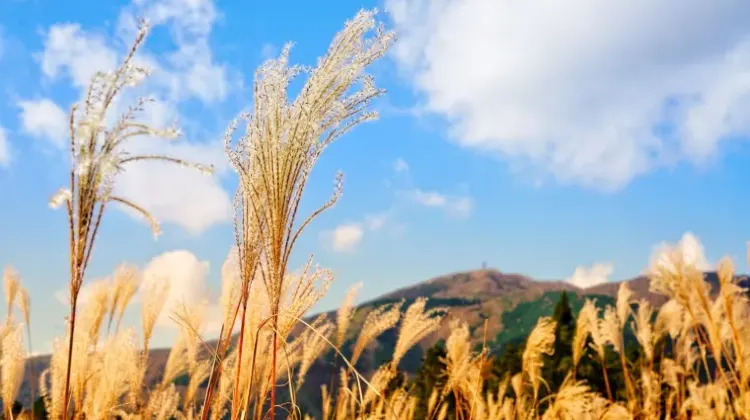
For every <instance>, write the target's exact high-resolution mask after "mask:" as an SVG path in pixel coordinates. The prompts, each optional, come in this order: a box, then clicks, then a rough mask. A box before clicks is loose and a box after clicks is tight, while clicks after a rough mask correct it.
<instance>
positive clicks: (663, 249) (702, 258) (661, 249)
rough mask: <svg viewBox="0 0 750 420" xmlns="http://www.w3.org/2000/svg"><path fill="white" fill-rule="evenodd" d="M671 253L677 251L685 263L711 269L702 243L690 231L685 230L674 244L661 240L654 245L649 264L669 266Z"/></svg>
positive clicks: (705, 269) (652, 265) (704, 269)
mask: <svg viewBox="0 0 750 420" xmlns="http://www.w3.org/2000/svg"><path fill="white" fill-rule="evenodd" d="M672 253H678V255H681V256H682V258H683V260H684V262H685V263H686V264H690V265H694V266H695V267H696V268H698V269H700V270H703V271H709V270H712V265H711V263H709V261H708V258H706V253H705V250H704V248H703V244H702V243H701V241H700V239H699V238H698V237H697V236H696V235H695V234H693V233H692V232H685V233H684V234H683V235H682V238H680V240H679V241H678V242H677V243H676V244H669V243H666V242H662V243H660V244H659V245H657V246H655V247H654V251H653V252H652V253H651V257H650V259H649V263H650V266H651V267H656V266H664V267H671V266H672V265H671V263H670V254H672Z"/></svg>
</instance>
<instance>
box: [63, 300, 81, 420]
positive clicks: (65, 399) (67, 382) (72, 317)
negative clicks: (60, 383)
mask: <svg viewBox="0 0 750 420" xmlns="http://www.w3.org/2000/svg"><path fill="white" fill-rule="evenodd" d="M77 303H78V293H76V294H74V295H73V296H72V299H71V302H70V337H69V339H68V367H67V368H66V371H65V393H64V394H63V420H68V405H69V403H70V369H71V365H72V362H73V335H74V334H75V330H76V306H77Z"/></svg>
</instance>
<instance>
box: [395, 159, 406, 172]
mask: <svg viewBox="0 0 750 420" xmlns="http://www.w3.org/2000/svg"><path fill="white" fill-rule="evenodd" d="M408 171H409V164H408V163H407V162H406V161H405V160H404V159H403V158H398V159H396V161H395V162H393V172H396V173H397V174H400V173H403V172H408Z"/></svg>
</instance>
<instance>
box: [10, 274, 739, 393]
mask: <svg viewBox="0 0 750 420" xmlns="http://www.w3.org/2000/svg"><path fill="white" fill-rule="evenodd" d="M706 280H707V281H708V282H709V283H711V284H712V285H713V286H714V287H713V290H717V289H718V287H717V286H718V277H717V275H716V273H711V272H709V273H706ZM624 281H625V282H627V284H628V286H629V287H630V288H631V290H632V291H633V293H634V298H635V299H647V300H648V301H649V302H651V303H652V304H654V305H655V306H657V307H658V306H660V305H661V304H663V303H664V302H665V301H666V298H665V297H663V296H660V295H656V294H653V293H651V292H650V291H649V280H648V278H646V277H643V276H640V277H635V278H632V279H628V280H624ZM740 282H741V284H742V285H744V286H745V287H748V285H750V284H749V282H748V280H747V278H746V277H745V276H742V277H741V280H740ZM621 283H622V282H610V283H606V284H601V285H597V286H594V287H590V288H579V287H576V286H574V285H572V284H570V283H567V282H563V281H539V280H534V279H532V278H531V277H528V276H524V275H521V274H512V273H503V272H500V271H497V270H493V269H486V270H474V271H465V272H458V273H452V274H448V275H443V276H439V277H435V278H432V279H429V280H426V281H423V282H421V283H417V284H415V285H412V286H408V287H405V288H402V289H398V290H395V291H393V292H391V293H388V294H386V295H383V296H380V297H378V298H376V299H373V300H370V301H367V302H364V303H362V304H360V305H359V306H358V307H357V310H356V311H355V316H354V317H353V319H352V322H351V325H350V327H349V334H350V336H349V337H348V341H347V343H346V344H345V346H344V349H342V352H343V353H344V354H350V347H351V346H352V345H353V342H354V340H355V339H356V334H357V332H358V331H359V329H360V327H361V323H362V322H363V321H364V318H365V315H366V313H367V312H368V311H369V310H371V309H372V308H374V307H377V306H379V305H382V304H386V303H392V302H397V301H401V300H404V301H405V304H404V306H403V308H406V307H407V306H408V305H409V304H410V303H411V302H413V301H414V300H415V299H417V298H419V297H428V298H429V301H428V302H429V306H433V307H434V306H442V307H448V308H449V313H448V316H447V319H446V320H445V321H444V322H443V323H442V327H441V328H440V330H439V331H437V332H436V333H434V334H432V335H431V336H429V337H427V338H425V339H424V340H423V341H422V342H421V343H419V345H418V346H416V347H415V348H413V349H412V350H411V351H410V352H409V353H407V355H406V356H405V357H404V360H403V362H402V363H401V365H400V368H401V369H402V370H403V371H405V372H406V373H413V372H415V371H416V369H417V368H418V366H419V364H420V362H421V358H422V355H423V354H424V352H425V350H426V349H427V348H429V347H431V346H432V345H434V344H435V343H436V342H438V341H439V340H443V339H445V338H447V336H448V334H449V333H450V331H449V319H453V318H457V319H460V320H462V321H464V322H466V323H468V325H469V327H470V331H471V332H472V337H471V338H472V341H473V342H474V344H475V345H478V344H481V343H482V341H483V340H484V338H485V322H486V338H487V343H488V345H489V346H490V348H492V349H493V350H497V349H499V348H500V347H501V346H502V345H503V344H505V343H507V342H511V341H518V340H523V339H524V338H525V337H526V335H527V334H528V333H529V332H530V331H531V329H532V328H533V326H534V325H535V324H536V321H537V319H538V318H539V317H540V316H548V315H551V314H552V310H553V308H554V305H555V303H556V302H557V299H558V298H559V296H560V294H561V293H562V292H563V291H566V292H568V296H569V299H570V302H571V306H572V308H573V312H574V314H575V313H577V312H578V310H579V309H580V307H581V306H582V305H583V302H584V300H585V299H586V298H592V299H595V300H596V301H597V305H598V306H605V305H606V304H614V299H615V298H616V296H617V290H618V289H619V287H620V284H621ZM326 315H327V316H328V317H329V319H335V312H334V311H331V312H328V313H327V314H326ZM311 318H313V317H311ZM397 337H398V336H397V329H392V330H390V331H386V332H385V333H384V334H383V335H382V336H381V337H379V338H378V340H377V342H376V343H375V344H374V345H373V346H371V347H370V348H369V349H368V350H367V351H366V352H365V354H364V355H363V356H362V357H361V360H360V362H359V363H358V364H357V368H358V369H359V370H360V371H361V372H362V373H363V374H366V373H367V372H370V371H371V370H372V369H374V368H375V367H377V366H379V365H380V364H382V363H384V362H387V361H388V360H389V358H390V355H391V352H392V349H393V346H394V345H395V342H396V339H397ZM208 344H209V345H213V344H214V343H211V342H209V343H208ZM167 355H168V350H167V349H154V350H152V351H151V352H150V355H149V365H150V367H149V370H148V372H147V383H154V382H156V381H158V380H159V377H160V376H161V371H162V369H163V366H164V364H165V363H166V358H167ZM332 362H333V352H330V353H329V355H328V356H327V357H325V358H323V359H321V360H319V361H318V362H316V364H315V365H314V366H313V367H312V369H311V371H310V373H309V374H308V378H314V380H313V379H308V380H307V382H306V384H305V386H304V387H303V390H305V389H307V390H308V391H309V392H304V391H303V392H304V394H305V398H304V399H308V398H309V400H310V401H309V402H310V404H314V403H315V402H316V401H317V399H318V398H319V395H318V394H319V390H320V385H321V384H323V383H327V381H328V379H329V378H330V375H331V373H333V369H332ZM48 364H49V356H37V357H35V358H34V366H35V372H36V373H37V375H38V373H39V372H41V371H42V369H43V368H45V367H47V366H48ZM21 389H22V392H24V393H27V392H28V386H27V385H24V386H23V387H22V388H21ZM23 397H24V398H23V399H22V401H24V402H27V401H28V396H27V395H24V396H23Z"/></svg>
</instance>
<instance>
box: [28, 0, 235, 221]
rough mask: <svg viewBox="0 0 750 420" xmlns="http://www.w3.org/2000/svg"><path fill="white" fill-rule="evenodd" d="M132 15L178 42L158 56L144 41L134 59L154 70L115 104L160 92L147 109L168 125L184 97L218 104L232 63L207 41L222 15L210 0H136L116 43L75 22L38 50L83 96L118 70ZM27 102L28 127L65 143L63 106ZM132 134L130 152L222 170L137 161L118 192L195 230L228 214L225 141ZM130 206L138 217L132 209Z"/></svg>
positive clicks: (48, 70) (49, 68) (56, 29)
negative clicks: (217, 58) (97, 78)
mask: <svg viewBox="0 0 750 420" xmlns="http://www.w3.org/2000/svg"><path fill="white" fill-rule="evenodd" d="M135 16H145V17H146V18H148V19H149V20H150V22H151V24H152V25H164V26H166V27H167V28H168V29H169V31H170V33H171V34H172V39H173V41H174V45H175V47H176V48H175V50H173V51H172V52H170V51H166V52H164V51H162V52H160V54H158V55H156V54H149V52H148V50H147V48H146V47H147V46H146V47H144V48H142V49H141V52H140V53H139V54H140V55H139V56H138V57H137V58H138V59H139V60H141V61H142V62H144V63H147V64H148V67H151V68H152V70H153V73H152V76H151V77H150V78H149V79H147V81H146V83H145V84H144V86H142V87H139V88H138V89H137V90H136V91H128V92H127V93H125V92H124V93H123V95H122V96H121V98H120V99H121V101H120V102H119V103H117V104H116V108H122V107H123V106H127V105H129V102H130V101H132V100H133V99H134V98H135V96H136V94H143V93H147V94H156V95H155V96H156V97H157V98H159V100H157V101H156V102H154V103H150V104H148V108H147V110H146V113H145V116H146V117H147V118H148V119H149V121H148V122H150V123H151V124H153V125H154V126H167V125H169V124H171V123H172V122H173V121H174V120H177V119H178V118H179V117H180V115H179V113H178V112H177V107H178V105H179V104H180V103H181V102H183V101H186V100H188V99H191V98H196V99H198V100H199V101H201V102H204V103H213V102H216V101H220V100H222V99H224V98H225V97H226V95H227V93H228V92H229V87H230V82H229V81H228V80H227V77H228V76H227V68H226V66H224V65H222V64H217V63H215V62H214V61H213V59H212V52H211V49H210V47H209V43H208V36H209V34H210V32H211V28H212V26H213V24H214V22H215V20H216V18H217V16H218V13H217V12H216V10H215V6H214V4H213V2H212V1H210V0H155V1H149V0H135V1H134V2H133V4H132V5H130V6H128V7H126V8H125V9H124V10H123V12H122V13H121V15H120V17H119V21H118V34H117V35H118V36H119V38H121V39H120V40H119V41H117V42H116V41H114V40H109V39H107V38H105V37H104V36H102V35H100V34H96V33H93V32H91V31H85V30H83V29H82V28H81V27H80V25H78V24H58V25H53V26H52V27H51V28H50V29H49V31H48V32H47V38H46V40H45V44H44V45H45V48H44V51H43V52H42V53H41V54H40V55H39V61H40V65H41V67H42V71H43V73H44V74H45V75H46V76H47V77H50V78H53V79H57V78H59V77H60V76H62V75H64V76H68V77H69V78H70V79H71V81H72V83H73V85H74V86H76V87H78V88H80V89H81V92H80V93H81V95H83V93H84V89H85V88H86V87H87V85H88V83H89V81H90V79H91V76H92V75H93V74H94V73H95V72H96V71H99V70H111V69H113V68H114V67H115V66H116V65H117V63H118V61H119V57H121V56H123V55H124V54H125V53H126V51H125V50H124V49H122V47H120V46H123V45H128V46H129V43H130V42H132V39H133V37H134V34H135V32H134V30H135V28H136V24H135V23H136V22H135V18H134V17H135ZM115 45H116V46H117V47H115ZM152 96H154V95H152ZM23 105H26V106H25V107H24V106H23ZM32 105H35V106H36V107H33V106H32ZM22 109H23V112H22V115H21V120H22V121H21V122H22V125H23V127H24V128H25V129H26V131H27V132H29V133H30V134H33V135H36V136H43V137H45V138H47V139H48V140H50V141H51V142H52V144H55V145H56V146H58V147H60V146H62V145H63V142H61V141H60V137H59V133H60V132H65V131H66V128H65V127H66V125H67V122H63V123H60V121H59V120H60V118H59V116H60V113H59V112H57V110H59V107H56V106H55V105H54V103H52V102H51V101H47V102H39V103H32V102H26V103H24V104H22ZM42 111H49V112H42ZM121 111H122V109H116V110H113V111H112V112H111V113H110V114H109V115H108V118H109V119H110V120H113V119H114V118H116V117H118V116H119V115H120V112H121ZM39 114H41V115H39ZM131 140H132V141H130V142H129V143H128V146H127V147H128V151H129V152H131V153H143V154H155V155H166V156H170V157H176V158H183V159H186V160H190V161H194V162H199V163H203V164H214V165H215V166H216V169H217V175H216V176H214V177H206V176H203V175H201V174H200V173H198V172H197V171H194V170H191V169H186V168H182V167H178V166H176V165H164V164H160V163H159V162H143V163H141V162H139V163H137V164H134V165H133V166H131V167H130V168H129V169H128V171H127V172H124V173H123V174H122V175H121V177H120V178H118V183H117V186H116V192H117V193H118V194H120V195H123V196H125V197H127V198H129V199H132V200H133V201H134V202H136V203H137V204H139V205H141V206H142V207H144V208H145V209H147V210H149V211H151V212H152V213H153V215H154V216H155V217H156V218H157V219H159V220H160V221H163V222H167V223H174V224H177V225H179V226H181V227H182V228H184V229H186V230H187V231H188V232H190V233H194V234H199V233H201V232H202V231H204V230H205V229H207V228H209V227H210V226H212V225H214V224H217V223H222V222H227V221H229V220H230V219H231V200H230V198H229V195H228V193H227V192H226V191H225V190H224V188H223V187H222V185H221V182H220V179H219V178H220V176H221V175H223V174H224V173H226V171H227V170H228V169H229V166H228V165H227V162H226V157H225V156H224V153H223V144H221V142H219V141H211V142H205V141H201V142H196V141H192V142H189V141H185V140H181V141H178V142H168V141H165V140H161V139H153V138H134V139H131ZM61 150H64V149H61ZM128 213H129V214H131V215H133V216H135V217H137V218H139V219H140V216H137V215H135V213H133V212H132V211H129V212H128Z"/></svg>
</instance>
